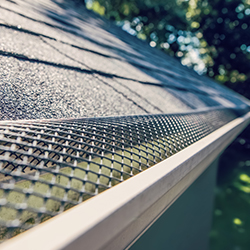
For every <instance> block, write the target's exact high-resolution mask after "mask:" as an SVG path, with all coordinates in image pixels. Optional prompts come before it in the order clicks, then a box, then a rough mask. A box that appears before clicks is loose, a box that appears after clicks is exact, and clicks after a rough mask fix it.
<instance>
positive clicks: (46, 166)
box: [0, 0, 249, 241]
mask: <svg viewBox="0 0 250 250" xmlns="http://www.w3.org/2000/svg"><path fill="white" fill-rule="evenodd" d="M0 67H1V70H0V104H1V106H0V108H1V109H0V119H1V120H2V121H0V205H1V208H0V225H1V226H0V240H1V241H4V240H6V239H8V238H11V237H13V236H15V235H17V234H19V233H20V232H23V231H25V230H26V229H28V228H30V227H33V226H35V225H37V224H39V223H41V222H43V221H45V220H47V219H49V218H51V217H52V216H54V215H56V214H59V213H61V212H63V211H65V210H67V209H68V208H71V207H72V206H74V205H76V204H79V203H81V202H82V201H84V200H86V199H88V198H89V197H92V196H94V195H96V194H98V193H100V192H102V191H104V190H106V189H108V188H110V187H112V186H114V185H116V184H118V183H120V182H122V181H124V180H126V179H128V178H130V177H132V176H133V175H135V174H138V173H140V172H141V171H143V170H145V169H147V168H149V167H151V166H153V165H154V164H156V163H158V162H160V161H162V160H164V159H166V158H167V157H169V156H171V155H173V154H175V153H177V152H179V151H180V150H182V149H184V148H186V147H188V146H189V145H191V144H193V143H194V142H196V141H198V140H200V139H202V138H204V137H205V136H207V135H209V134H210V133H211V132H213V131H215V130H216V129H218V128H220V127H221V126H223V125H225V124H227V123H229V122H230V121H232V120H233V119H235V118H236V117H238V116H240V115H242V114H244V113H246V112H247V111H248V108H249V101H247V100H246V99H244V98H243V97H241V96H239V95H238V94H236V93H234V92H232V91H230V90H228V89H226V88H225V87H222V86H220V85H218V84H216V83H215V82H213V81H212V80H211V79H209V78H207V77H204V76H199V75H197V74H196V73H195V72H193V71H191V70H189V69H188V68H185V67H183V66H182V65H181V64H180V62H179V61H177V60H176V59H174V58H171V57H169V56H167V55H165V54H164V53H162V52H160V51H158V50H156V49H154V48H151V47H150V46H149V45H147V44H146V43H145V42H143V41H140V40H138V39H136V38H135V37H132V36H130V35H129V34H127V33H125V32H124V31H122V30H121V29H120V28H118V27H116V26H115V25H114V24H112V23H110V22H109V21H107V20H105V19H102V18H101V17H99V16H97V15H95V14H94V13H92V12H90V11H88V10H86V9H85V8H84V7H79V6H77V7H75V6H73V5H69V4H68V3H67V1H65V2H64V1H62V0H61V1H59V0H58V1H49V0H43V1H41V0H40V1H38V0H37V1H35V0H26V1H23V0H15V1H14V0H11V1H5V0H3V1H1V3H0ZM96 117H97V118H96Z"/></svg>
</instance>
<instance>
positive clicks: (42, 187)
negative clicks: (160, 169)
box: [0, 109, 237, 241]
mask: <svg viewBox="0 0 250 250" xmlns="http://www.w3.org/2000/svg"><path fill="white" fill-rule="evenodd" d="M236 117H237V115H236V114H235V112H234V111H233V110H230V109H219V110H210V111H202V112H195V113H185V114H166V115H142V116H127V117H107V118H105V117H104V118H84V119H71V120H47V121H46V120H41V121H39V120H37V121H15V122H10V121H5V122H1V123H0V240H1V241H4V240H6V239H8V238H11V237H13V236H15V235H17V234H19V233H21V232H23V231H25V230H27V229H29V228H31V227H33V226H35V225H37V224H39V223H41V222H43V221H46V220H47V219H49V218H51V217H53V216H55V215H57V214H59V213H62V212H63V211H65V210H67V209H69V208H71V207H73V206H75V205H77V204H79V203H81V202H83V201H85V200H86V199H88V198H90V197H92V196H95V195H97V194H99V193H101V192H102V191H104V190H107V189H109V188H110V187H112V186H114V185H116V184H118V183H120V182H122V181H124V180H126V179H128V178H130V177H132V176H134V175H136V174H138V173H140V172H141V171H143V170H145V169H147V168H149V167H152V166H153V165H155V164H156V163H158V162H160V161H162V160H164V159H166V158H168V157H170V156H171V155H173V154H175V153H177V152H179V151H180V150H182V149H184V148H186V147H188V146H189V145H191V144H193V143H195V142H196V141H198V140H200V139H202V138H204V137H205V136H207V135H209V134H210V133H211V132H213V131H215V130H216V129H218V128H220V127H221V126H223V125H225V124H227V123H228V122H230V121H232V120H233V119H234V118H236Z"/></svg>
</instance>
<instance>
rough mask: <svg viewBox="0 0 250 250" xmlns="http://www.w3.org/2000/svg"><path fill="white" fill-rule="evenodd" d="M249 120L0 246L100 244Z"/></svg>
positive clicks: (234, 123) (237, 121) (91, 246)
mask: <svg viewBox="0 0 250 250" xmlns="http://www.w3.org/2000/svg"><path fill="white" fill-rule="evenodd" d="M249 122H250V112H248V113H247V114H245V115H244V116H242V117H239V118H236V119H234V120H233V121H231V122H229V123H228V124H226V125H224V126H222V127H221V128H219V129H217V130H216V131H214V132H212V133H211V134H209V135H208V136H206V137H205V138H203V139H201V140H199V141H198V142H196V143H194V144H192V145H191V146H189V147H187V148H185V149H183V150H182V151H180V152H179V153H177V154H175V155H173V156H171V157H170V158H168V159H166V160H164V161H162V162H160V163H158V164H156V165H154V166H153V167H151V168H149V169H147V170H145V171H143V172H141V173H140V174H138V175H136V176H134V177H133V178H130V179H128V180H126V181H124V182H122V183H120V184H118V185H116V186H115V187H113V188H111V189H108V190H107V191H104V192H103V193H101V194H99V195H97V196H95V197H93V198H91V199H89V200H87V201H85V202H83V203H81V204H79V205H77V206H75V207H73V208H71V209H69V210H68V211H65V212H63V213H62V214H59V215H57V216H55V217H54V218H52V219H50V220H48V221H46V222H44V223H42V224H40V225H37V226H36V227H34V228H32V229H30V230H28V231H27V232H24V233H22V234H21V235H18V236H16V237H14V238H12V239H9V240H7V241H6V242H4V243H3V244H1V245H0V249H3V250H7V249H8V250H14V249H26V250H29V249H30V250H33V249H37V250H40V249H41V250H42V249H43V250H44V249H48V250H52V249H65V250H66V249H67V250H68V249H82V248H83V247H84V249H85V248H86V249H91V250H95V249H100V248H102V247H104V246H105V245H107V244H108V243H109V242H110V241H112V239H114V238H115V237H116V235H118V234H119V233H121V232H122V230H124V229H125V228H126V227H127V226H129V225H130V224H131V223H133V222H134V221H135V220H136V218H138V217H139V216H140V214H142V213H143V212H145V211H146V210H147V209H148V208H149V207H150V206H152V205H153V204H154V203H156V202H157V200H159V199H160V198H161V197H162V196H163V195H164V194H166V193H167V192H168V191H169V190H171V188H173V187H174V186H175V185H176V184H177V183H178V182H179V181H180V180H181V179H183V178H184V177H185V176H186V175H187V174H188V173H190V172H191V171H192V170H193V169H194V168H195V167H196V166H197V165H199V164H200V163H201V162H202V161H204V160H205V159H206V157H208V156H209V155H210V154H211V153H214V152H216V151H218V152H216V154H217V156H218V155H219V154H220V153H221V152H222V151H223V150H224V149H225V148H226V146H227V145H229V144H230V142H231V141H232V140H233V139H234V138H235V137H236V136H237V135H238V134H239V133H240V132H241V131H242V130H243V129H244V128H245V127H246V126H247V125H248V124H249ZM121 194H122V195H121ZM177 195H178V194H177ZM77 246H78V247H77Z"/></svg>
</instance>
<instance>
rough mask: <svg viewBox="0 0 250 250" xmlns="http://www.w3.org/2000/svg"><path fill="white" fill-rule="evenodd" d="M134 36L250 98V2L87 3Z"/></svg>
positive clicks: (152, 0) (103, 0)
mask: <svg viewBox="0 0 250 250" xmlns="http://www.w3.org/2000/svg"><path fill="white" fill-rule="evenodd" d="M86 3H87V6H88V8H91V9H93V10H95V11H96V12H98V13H99V14H101V15H104V16H106V17H107V18H109V19H112V20H115V21H116V22H117V23H118V24H119V25H121V26H123V28H124V29H125V30H127V31H128V32H129V33H130V34H132V35H136V36H137V37H138V38H140V39H143V40H148V42H149V43H150V45H151V46H152V47H158V48H159V49H162V50H164V51H165V52H167V53H168V54H170V55H172V56H176V57H179V58H180V59H181V62H182V63H183V64H184V65H187V66H189V67H193V68H194V69H195V70H196V71H197V72H198V73H200V74H202V73H207V74H208V75H209V76H210V77H213V78H214V79H215V80H217V81H219V82H221V83H223V84H226V85H227V86H229V87H230V88H232V89H234V90H236V91H238V92H240V93H241V94H243V95H245V96H246V97H248V98H250V87H249V86H250V80H249V79H250V71H249V65H250V0H204V1H201V0H146V1H143V0H86Z"/></svg>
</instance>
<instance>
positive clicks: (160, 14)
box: [75, 0, 250, 250]
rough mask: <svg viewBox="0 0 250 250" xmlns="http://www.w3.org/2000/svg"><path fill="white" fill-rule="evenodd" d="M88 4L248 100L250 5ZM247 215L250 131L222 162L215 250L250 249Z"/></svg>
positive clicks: (177, 1)
mask: <svg viewBox="0 0 250 250" xmlns="http://www.w3.org/2000/svg"><path fill="white" fill-rule="evenodd" d="M75 1H76V0H75ZM78 1H79V2H82V1H84V0H78ZM85 4H86V6H87V8H89V9H92V10H94V11H95V12H97V13H99V14H100V15H103V16H105V17H106V18H109V19H111V20H114V21H115V22H116V23H117V24H118V25H119V26H121V27H122V28H123V29H124V30H126V31H127V32H129V33H130V34H131V35H133V36H137V37H138V38H139V39H143V40H146V41H148V43H149V44H150V46H152V47H157V48H158V49H161V50H163V51H164V52H166V53H167V54H169V55H171V56H175V57H177V58H179V59H180V61H181V63H182V64H183V65H186V66H187V67H190V68H193V69H194V70H195V71H196V72H197V73H198V74H207V75H208V76H209V77H212V78H213V79H215V80H216V81H217V82H219V83H220V84H224V85H226V86H228V87H229V88H231V89H233V90H235V91H236V92H238V93H240V94H242V95H244V96H245V97H247V98H250V70H249V69H250V0H85ZM249 214H250V128H248V129H247V130H246V131H244V132H243V133H242V134H241V135H240V136H239V137H238V138H237V139H236V140H235V142H234V143H233V144H232V145H231V146H230V147H229V148H228V149H227V150H226V151H225V153H224V154H223V155H222V157H221V162H220V166H219V175H218V185H217V188H216V199H215V209H214V220H213V227H212V230H211V244H210V245H211V246H210V247H211V249H213V250H217V249H218V250H224V249H227V250H229V249H232V250H248V249H250V216H249Z"/></svg>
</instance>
